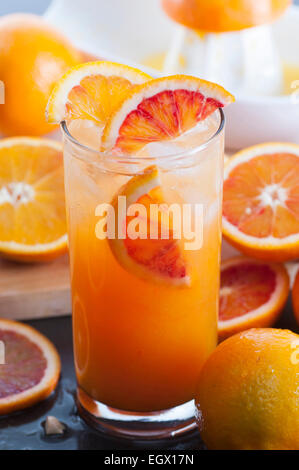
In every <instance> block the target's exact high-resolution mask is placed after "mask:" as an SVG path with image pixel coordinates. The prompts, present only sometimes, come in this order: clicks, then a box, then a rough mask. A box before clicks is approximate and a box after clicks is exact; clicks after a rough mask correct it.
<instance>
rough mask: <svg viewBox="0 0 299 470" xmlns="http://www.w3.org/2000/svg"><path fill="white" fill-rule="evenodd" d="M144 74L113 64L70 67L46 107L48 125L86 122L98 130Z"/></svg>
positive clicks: (91, 63)
mask: <svg viewBox="0 0 299 470" xmlns="http://www.w3.org/2000/svg"><path fill="white" fill-rule="evenodd" d="M150 79H151V77H150V76H148V75H146V74H145V73H143V72H141V71H139V70H137V69H134V68H132V67H128V66H126V65H121V64H116V63H113V62H106V61H100V62H90V63H86V64H83V65H79V66H78V67H74V68H72V69H71V70H70V71H69V72H67V73H66V74H65V75H64V77H62V79H61V80H59V82H58V83H57V85H56V87H55V89H54V90H53V93H52V95H51V97H50V100H49V103H48V107H47V118H48V121H49V122H50V123H59V122H62V121H73V120H78V119H80V120H83V121H89V122H91V123H93V124H94V125H96V126H98V127H99V128H100V129H102V128H103V127H104V126H105V124H106V122H107V119H108V118H109V116H110V115H111V113H112V112H113V111H114V110H115V109H116V108H117V107H118V106H119V104H120V103H121V102H122V101H123V99H124V98H125V97H126V96H127V94H128V93H129V92H130V91H131V90H132V88H133V87H134V86H135V85H140V84H142V83H145V82H146V81H148V80H150Z"/></svg>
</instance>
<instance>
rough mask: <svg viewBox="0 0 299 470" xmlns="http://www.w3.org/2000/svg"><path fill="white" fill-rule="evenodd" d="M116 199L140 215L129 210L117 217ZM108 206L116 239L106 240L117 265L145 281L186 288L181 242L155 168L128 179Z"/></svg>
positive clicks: (185, 272) (118, 210)
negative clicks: (110, 205)
mask: <svg viewBox="0 0 299 470" xmlns="http://www.w3.org/2000/svg"><path fill="white" fill-rule="evenodd" d="M119 196H121V197H125V198H126V205H127V208H129V209H130V207H131V208H132V207H133V206H132V205H134V204H137V205H138V206H135V207H136V209H137V207H138V210H139V211H140V212H135V209H133V211H132V212H131V213H130V210H129V211H128V212H127V213H125V214H121V211H120V205H119V204H120V203H119V201H120V200H119ZM112 205H113V207H114V210H115V212H114V213H115V225H116V227H117V235H118V236H116V238H115V239H109V244H110V247H111V249H112V252H113V254H114V256H115V257H116V259H117V260H118V262H119V263H120V264H121V265H122V266H123V267H124V268H125V269H126V270H127V271H128V272H130V273H131V274H133V275H135V276H138V277H140V278H142V279H144V280H146V281H152V282H158V283H164V284H168V285H175V286H188V285H189V284H190V276H189V272H188V266H187V264H186V260H185V258H184V251H183V245H182V240H180V239H179V237H177V236H176V231H175V230H176V229H175V225H174V223H173V218H172V214H171V213H170V212H169V206H168V205H167V204H166V201H165V199H164V195H163V190H162V187H161V182H160V179H159V172H158V169H157V167H156V166H152V167H149V168H147V169H146V170H145V171H144V172H143V173H142V174H139V175H137V176H135V177H133V178H131V180H130V181H129V182H128V183H127V184H126V186H125V187H124V188H123V189H122V190H121V191H120V193H119V194H118V195H117V197H116V198H115V199H114V201H113V203H112ZM152 208H154V210H156V209H158V208H159V211H157V212H155V213H153V212H151V211H152ZM141 209H142V210H141ZM156 214H157V216H156ZM136 227H137V228H138V230H137V231H136V232H135V228H136ZM121 230H123V237H122V236H120V233H121ZM137 232H138V233H137ZM135 234H137V237H136V236H135Z"/></svg>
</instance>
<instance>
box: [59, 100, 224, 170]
mask: <svg viewBox="0 0 299 470" xmlns="http://www.w3.org/2000/svg"><path fill="white" fill-rule="evenodd" d="M218 111H219V115H220V123H219V126H218V128H217V130H216V131H215V132H214V133H213V135H211V136H210V137H209V138H208V139H207V140H206V141H204V142H202V143H201V144H200V145H195V146H192V147H191V148H189V149H183V150H182V151H180V152H177V153H174V154H167V155H163V156H153V157H151V156H148V155H146V156H143V155H142V154H138V155H128V154H124V155H109V153H108V151H107V153H106V152H101V151H100V150H95V149H93V148H91V147H88V146H87V145H84V144H82V143H81V142H80V141H79V140H77V139H76V138H75V137H74V136H73V135H72V134H71V132H70V130H69V129H68V126H67V123H66V121H62V122H61V123H60V128H61V130H62V132H63V134H64V136H65V137H66V138H67V140H69V141H70V142H71V143H72V144H73V145H75V146H76V147H77V148H78V149H80V150H81V151H84V152H88V153H89V154H91V155H94V156H98V157H99V156H100V157H103V156H105V159H109V160H110V161H112V162H113V161H114V162H124V161H125V162H127V163H128V160H129V161H130V162H131V163H135V162H140V161H143V162H144V161H162V160H164V159H167V160H168V161H170V160H179V159H181V158H182V157H184V156H186V155H188V156H192V155H193V154H196V153H198V152H201V151H203V150H205V149H206V148H207V147H208V146H209V145H210V144H211V143H212V142H213V141H214V140H215V139H216V138H217V137H218V136H219V135H220V134H221V133H222V132H223V130H224V127H225V114H224V112H223V109H222V108H218ZM77 158H80V157H77Z"/></svg>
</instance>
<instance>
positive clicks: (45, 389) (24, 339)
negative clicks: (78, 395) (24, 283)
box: [0, 319, 61, 415]
mask: <svg viewBox="0 0 299 470" xmlns="http://www.w3.org/2000/svg"><path fill="white" fill-rule="evenodd" d="M0 341H2V342H3V343H4V350H5V361H4V364H2V365H0V415H4V414H7V413H11V412H14V411H18V410H22V409H24V408H27V407H29V406H32V405H34V404H35V403H37V402H39V401H41V400H43V399H45V398H47V397H48V396H49V395H50V394H51V393H52V391H53V390H54V389H55V387H56V385H57V382H58V380H59V375H60V369H61V365H60V359H59V356H58V353H57V351H56V349H55V347H54V346H53V344H52V343H51V342H50V341H49V340H48V339H47V338H45V337H44V336H43V335H41V334H40V333H39V332H38V331H36V330H35V329H33V328H31V327H29V326H27V325H24V324H22V323H17V322H12V321H8V320H2V319H1V320H0Z"/></svg>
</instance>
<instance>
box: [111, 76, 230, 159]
mask: <svg viewBox="0 0 299 470" xmlns="http://www.w3.org/2000/svg"><path fill="white" fill-rule="evenodd" d="M233 101H234V98H233V96H232V95H230V94H229V93H228V92H227V91H225V90H224V89H223V88H222V87H220V86H218V85H215V84H213V83H210V82H207V81H204V80H201V79H199V78H195V77H189V76H185V75H176V76H173V77H166V78H160V79H156V80H151V81H150V82H148V83H145V84H144V85H140V86H138V87H135V88H134V89H133V90H132V91H131V93H130V94H129V95H128V97H127V98H126V99H125V100H124V101H123V102H122V104H121V105H120V107H119V108H118V109H117V110H116V111H115V112H114V113H113V114H112V115H111V117H110V119H109V120H108V122H107V125H106V128H105V130H104V133H103V148H104V149H105V150H108V149H112V148H114V149H115V150H118V151H119V152H122V153H128V154H132V153H136V152H138V151H139V150H140V149H141V148H142V147H144V146H145V145H147V144H148V143H150V142H160V141H165V140H171V139H175V138H176V137H178V136H180V135H181V134H183V133H184V132H186V131H188V130H189V129H191V128H192V127H194V126H195V125H196V124H197V123H198V122H199V121H202V120H204V119H205V118H206V117H208V116H209V115H210V114H212V113H213V112H214V111H215V110H216V109H218V108H221V107H223V106H225V105H226V104H229V103H231V102H233Z"/></svg>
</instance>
